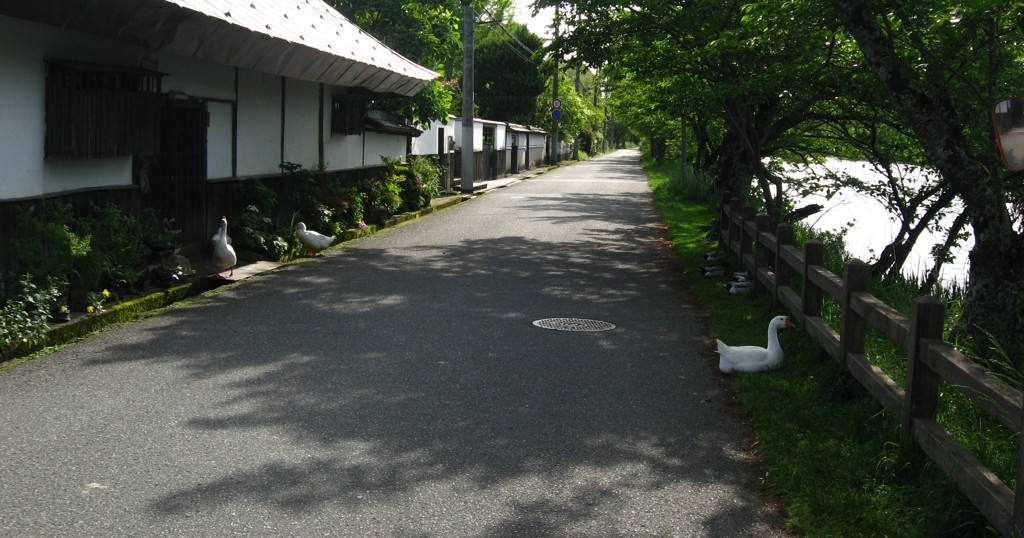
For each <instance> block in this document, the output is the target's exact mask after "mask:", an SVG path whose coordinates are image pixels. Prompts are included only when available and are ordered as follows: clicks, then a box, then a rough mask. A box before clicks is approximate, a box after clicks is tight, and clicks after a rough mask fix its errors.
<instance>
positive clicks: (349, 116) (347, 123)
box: [331, 94, 366, 135]
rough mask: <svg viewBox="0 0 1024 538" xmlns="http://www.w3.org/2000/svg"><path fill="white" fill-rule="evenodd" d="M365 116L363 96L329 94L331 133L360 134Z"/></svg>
mask: <svg viewBox="0 0 1024 538" xmlns="http://www.w3.org/2000/svg"><path fill="white" fill-rule="evenodd" d="M365 116H366V99H365V98H364V97H362V96H358V95H340V94H339V95H333V96H331V134H342V135H358V134H362V132H363V118H364V117H365Z"/></svg>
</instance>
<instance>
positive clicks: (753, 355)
mask: <svg viewBox="0 0 1024 538" xmlns="http://www.w3.org/2000/svg"><path fill="white" fill-rule="evenodd" d="M787 327H795V325H793V321H792V320H790V319H789V318H788V317H786V316H776V317H774V318H772V321H771V322H770V323H769V324H768V347H767V348H763V347H760V346H729V345H726V344H725V343H724V342H722V341H721V340H718V356H719V358H718V369H719V370H721V371H722V373H725V374H731V373H733V372H764V371H766V370H771V369H773V368H777V367H778V366H779V365H780V364H782V346H781V345H779V329H785V328H787Z"/></svg>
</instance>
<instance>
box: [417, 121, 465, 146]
mask: <svg viewBox="0 0 1024 538" xmlns="http://www.w3.org/2000/svg"><path fill="white" fill-rule="evenodd" d="M460 127H461V123H460V122H459V121H458V120H455V119H450V120H448V123H447V124H442V123H441V122H440V121H432V122H430V128H429V129H427V130H426V131H424V132H423V134H421V135H420V136H418V137H416V138H414V139H413V140H412V154H413V155H437V137H438V134H439V133H444V139H445V146H446V148H447V144H448V142H447V141H448V137H449V136H451V137H454V136H456V134H455V132H456V131H457V130H459V128H460Z"/></svg>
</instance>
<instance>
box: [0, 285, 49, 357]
mask: <svg viewBox="0 0 1024 538" xmlns="http://www.w3.org/2000/svg"><path fill="white" fill-rule="evenodd" d="M8 295H9V297H7V298H6V299H5V300H4V301H2V302H0V305H2V306H0V360H7V359H9V358H11V357H12V356H13V354H14V353H15V352H16V351H18V350H19V349H20V348H25V347H29V346H33V345H35V344H36V343H37V342H39V341H40V340H41V339H42V338H44V337H45V336H46V331H47V329H48V328H49V324H48V323H47V321H48V320H49V318H50V312H51V310H52V309H53V305H54V304H56V302H57V300H58V297H59V295H60V293H59V292H58V290H57V288H56V287H55V286H39V285H37V284H36V283H35V282H34V280H33V278H32V275H30V274H27V273H26V274H25V275H23V276H22V277H21V279H19V281H18V285H17V287H16V288H15V289H14V290H13V291H12V293H10V294H8Z"/></svg>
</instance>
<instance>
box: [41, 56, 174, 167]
mask: <svg viewBox="0 0 1024 538" xmlns="http://www.w3.org/2000/svg"><path fill="white" fill-rule="evenodd" d="M161 77H162V74H161V73H157V72H155V71H148V70H143V69H136V68H125V67H116V66H95V65H89V64H78V63H71V62H57V61H50V62H47V64H46V158H47V159H68V160H75V159H98V158H104V157H117V156H123V155H132V154H136V155H145V154H155V153H157V151H158V150H159V146H160V109H161V106H162V103H163V99H164V97H163V95H162V94H161V92H160V80H161Z"/></svg>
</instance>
